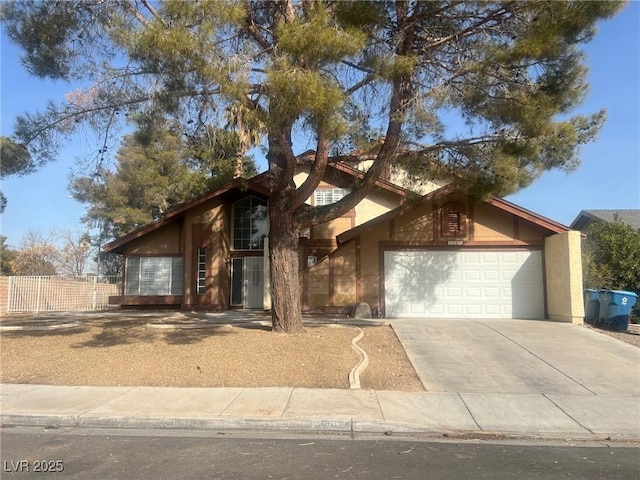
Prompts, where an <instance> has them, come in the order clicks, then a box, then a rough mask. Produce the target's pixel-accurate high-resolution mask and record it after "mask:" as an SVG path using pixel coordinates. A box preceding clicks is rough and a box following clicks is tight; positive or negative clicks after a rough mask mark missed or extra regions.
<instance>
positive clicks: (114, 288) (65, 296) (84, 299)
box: [7, 276, 120, 313]
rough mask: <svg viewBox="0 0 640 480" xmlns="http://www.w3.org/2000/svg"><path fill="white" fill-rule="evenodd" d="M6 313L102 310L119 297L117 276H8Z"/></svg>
mask: <svg viewBox="0 0 640 480" xmlns="http://www.w3.org/2000/svg"><path fill="white" fill-rule="evenodd" d="M7 293H8V294H7V313H38V312H56V311H65V310H104V309H107V308H109V296H111V295H119V294H120V283H119V278H117V277H100V278H97V277H95V276H93V277H9V284H8V292H7Z"/></svg>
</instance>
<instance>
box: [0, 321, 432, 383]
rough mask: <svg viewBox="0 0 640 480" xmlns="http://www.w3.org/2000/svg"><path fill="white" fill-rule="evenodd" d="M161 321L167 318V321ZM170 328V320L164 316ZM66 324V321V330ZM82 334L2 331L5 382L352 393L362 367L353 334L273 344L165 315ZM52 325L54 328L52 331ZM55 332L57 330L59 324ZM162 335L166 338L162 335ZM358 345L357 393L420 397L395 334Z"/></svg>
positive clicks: (251, 333)
mask: <svg viewBox="0 0 640 480" xmlns="http://www.w3.org/2000/svg"><path fill="white" fill-rule="evenodd" d="M164 315H165V317H166V315H167V314H164ZM171 315H172V318H175V314H171ZM68 320H69V319H66V321H67V322H68ZM74 320H79V321H80V325H78V326H75V327H72V328H64V329H57V330H48V331H37V330H18V331H3V332H2V334H1V336H0V350H1V359H0V360H1V366H2V382H4V383H32V384H48V385H101V386H105V385H112V386H116V385H119V386H136V385H144V386H166V387H267V386H270V387H273V386H277V387H285V386H286V387H308V388H349V382H348V375H349V372H350V371H351V369H352V368H353V367H355V366H356V365H357V364H358V362H359V361H360V356H359V354H358V353H357V352H356V351H354V350H353V349H352V347H351V340H352V339H353V338H354V337H356V336H357V335H358V333H359V330H358V328H356V327H351V326H335V325H313V326H310V325H309V326H307V327H306V331H305V332H304V333H302V334H299V335H284V334H276V333H273V332H271V331H270V329H269V327H267V326H264V325H261V324H259V323H244V324H235V325H234V326H229V325H223V324H219V325H216V324H206V325H203V324H202V323H203V322H197V321H195V322H194V321H193V320H192V319H182V320H178V321H175V320H171V321H170V322H169V323H173V324H176V325H181V326H183V327H184V326H187V327H197V328H171V326H168V325H157V324H159V323H167V321H166V320H164V317H163V314H156V315H155V316H154V315H146V316H142V317H141V316H134V315H131V316H127V314H126V313H124V312H123V313H122V314H120V315H118V316H113V315H112V314H110V316H108V318H107V316H105V318H101V317H100V315H96V314H89V315H87V316H86V317H84V318H81V317H78V316H77V315H76V316H74ZM54 323H55V322H54ZM57 323H64V321H63V320H62V319H61V317H57ZM18 324H22V325H26V324H28V325H30V326H37V325H50V324H52V323H51V322H50V321H48V320H46V319H36V318H28V317H27V318H14V319H4V320H3V322H2V325H3V326H9V325H18ZM168 327H169V328H168ZM362 329H363V331H364V338H363V339H362V340H360V342H359V343H358V345H359V346H360V347H361V348H363V349H364V350H365V351H366V352H367V354H368V356H369V366H368V367H367V368H366V369H365V370H364V372H363V373H362V375H361V385H362V388H364V389H375V390H404V391H421V390H423V388H422V385H421V383H420V380H419V379H418V377H417V376H416V374H415V372H414V370H413V368H412V367H411V364H410V363H409V360H408V359H407V357H406V354H405V352H404V350H403V349H402V347H401V345H400V343H399V341H398V339H397V338H396V336H395V333H394V332H393V330H392V329H391V327H388V326H366V327H362Z"/></svg>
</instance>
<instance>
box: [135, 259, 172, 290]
mask: <svg viewBox="0 0 640 480" xmlns="http://www.w3.org/2000/svg"><path fill="white" fill-rule="evenodd" d="M182 271H183V270H182V257H127V263H126V272H125V292H124V293H125V295H182Z"/></svg>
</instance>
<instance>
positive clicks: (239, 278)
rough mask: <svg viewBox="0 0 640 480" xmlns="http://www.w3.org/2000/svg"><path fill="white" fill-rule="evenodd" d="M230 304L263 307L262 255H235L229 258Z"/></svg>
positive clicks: (244, 306)
mask: <svg viewBox="0 0 640 480" xmlns="http://www.w3.org/2000/svg"><path fill="white" fill-rule="evenodd" d="M231 305H232V306H235V307H240V306H241V307H243V308H263V307H264V260H263V257H236V258H233V259H232V260H231Z"/></svg>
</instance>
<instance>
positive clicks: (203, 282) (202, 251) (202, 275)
mask: <svg viewBox="0 0 640 480" xmlns="http://www.w3.org/2000/svg"><path fill="white" fill-rule="evenodd" d="M197 291H198V295H204V294H205V293H207V249H206V248H204V247H201V248H199V249H198V284H197Z"/></svg>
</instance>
